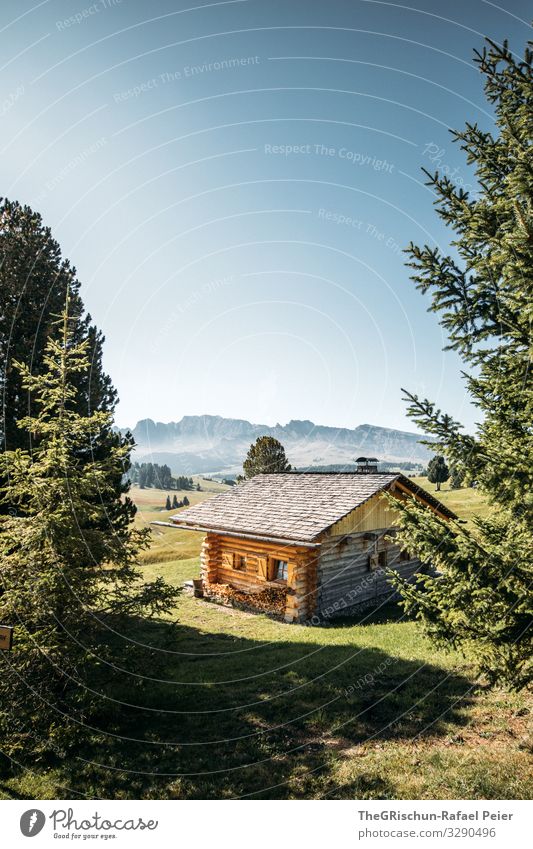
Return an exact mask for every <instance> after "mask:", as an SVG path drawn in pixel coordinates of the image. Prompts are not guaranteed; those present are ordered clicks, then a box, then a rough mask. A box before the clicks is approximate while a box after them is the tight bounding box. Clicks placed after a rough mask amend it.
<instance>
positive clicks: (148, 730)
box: [57, 609, 471, 799]
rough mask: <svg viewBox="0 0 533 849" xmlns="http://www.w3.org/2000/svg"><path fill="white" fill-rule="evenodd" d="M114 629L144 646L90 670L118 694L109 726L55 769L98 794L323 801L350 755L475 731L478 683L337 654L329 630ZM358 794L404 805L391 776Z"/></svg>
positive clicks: (354, 649)
mask: <svg viewBox="0 0 533 849" xmlns="http://www.w3.org/2000/svg"><path fill="white" fill-rule="evenodd" d="M396 613H397V614H398V609H396ZM397 618H398V617H397V616H396V619H397ZM367 621H368V620H367ZM116 626H117V632H118V633H120V634H121V635H122V637H120V638H119V639H121V640H122V639H123V637H124V636H127V637H128V638H129V639H130V640H135V641H139V643H144V644H145V646H144V647H143V646H142V645H135V644H132V649H131V655H130V659H129V661H128V671H127V672H125V671H118V670H110V669H106V670H105V673H104V675H103V677H102V672H101V671H100V670H98V669H94V670H92V672H91V675H90V676H89V680H88V683H90V686H92V687H94V688H95V689H99V690H100V691H101V692H103V693H105V696H106V697H107V698H102V699H101V701H100V709H99V712H98V715H97V716H96V717H95V718H94V719H93V720H92V724H93V725H94V726H96V727H97V728H98V729H99V730H98V731H87V733H86V735H85V739H84V741H83V742H82V744H81V746H80V747H78V748H77V749H76V751H73V752H70V753H69V756H68V757H67V758H66V759H64V760H63V761H61V763H60V765H58V766H57V769H58V770H59V772H60V775H61V780H62V783H64V784H65V786H68V787H70V788H72V789H73V790H75V791H77V792H79V793H81V794H83V795H87V796H90V797H94V798H130V799H136V798H163V799H165V798H194V799H198V798H237V797H242V796H251V797H253V798H289V797H292V798H294V797H299V798H309V797H311V796H320V795H322V794H325V793H328V792H329V791H330V790H331V789H332V786H331V781H332V779H331V767H332V762H333V759H334V758H338V757H339V756H341V757H342V752H343V751H345V750H346V749H353V748H354V747H355V749H356V748H357V747H358V746H361V745H363V744H365V743H367V742H368V741H374V742H375V741H380V740H381V741H384V740H397V741H409V740H413V739H414V738H417V737H418V736H419V735H422V736H423V735H425V734H431V735H432V736H438V735H444V734H449V733H450V732H451V731H453V728H454V727H457V726H460V725H461V724H463V722H464V709H465V707H466V706H467V704H468V695H466V694H467V693H468V691H469V689H470V687H471V682H469V681H468V680H467V679H466V678H464V677H461V676H458V675H453V674H450V673H449V671H448V670H446V669H444V668H439V667H438V666H432V665H427V664H425V665H424V664H422V663H420V662H416V661H411V660H404V659H399V658H397V657H394V656H392V655H390V654H387V653H385V652H384V651H381V650H379V649H376V648H367V647H360V646H358V645H357V644H354V645H345V644H344V645H331V644H328V643H327V632H329V631H330V629H331V628H332V626H331V625H330V626H329V627H328V628H327V629H320V628H318V629H313V632H312V641H311V640H310V641H309V642H303V641H302V642H297V641H294V639H293V632H292V631H291V632H289V631H286V630H285V628H281V629H280V635H281V636H284V635H285V633H287V634H289V633H290V640H283V641H278V642H274V641H269V642H263V643H262V642H260V641H259V640H252V639H248V638H243V637H240V636H232V635H230V634H227V633H224V634H211V633H201V632H199V631H198V630H196V629H193V628H190V627H186V626H182V625H178V626H175V625H173V624H170V623H164V622H152V621H141V620H133V619H131V620H128V621H126V622H124V621H122V622H120V623H116ZM287 628H288V626H287ZM308 633H309V632H306V636H307V634H308ZM141 676H145V677H144V678H143V677H141ZM91 678H92V680H90V679H91ZM150 679H153V680H150ZM376 781H377V784H376ZM354 794H356V795H357V796H358V797H359V798H394V791H393V788H392V787H391V786H390V785H389V784H388V782H387V780H386V779H385V778H383V779H381V778H380V779H379V780H378V779H375V778H374V779H372V782H371V786H368V787H367V786H366V785H365V784H364V781H363V783H362V784H361V783H358V784H357V786H356V787H355V788H354ZM57 795H60V794H57Z"/></svg>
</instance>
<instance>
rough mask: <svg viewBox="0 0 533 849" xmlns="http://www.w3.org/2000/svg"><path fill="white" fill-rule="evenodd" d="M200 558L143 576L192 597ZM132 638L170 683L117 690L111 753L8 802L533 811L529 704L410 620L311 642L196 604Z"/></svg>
mask: <svg viewBox="0 0 533 849" xmlns="http://www.w3.org/2000/svg"><path fill="white" fill-rule="evenodd" d="M466 495H468V496H469V497H468V498H467V499H465V500H467V501H471V500H472V499H471V495H472V493H471V492H470V491H469V492H468V493H466V492H465V493H463V494H462V495H459V496H458V495H457V494H456V493H450V494H449V496H447V494H446V493H445V492H443V493H442V500H444V499H445V498H447V497H450V498H454V499H457V497H459V499H460V498H461V497H463V498H465V496H466ZM145 497H146V496H145ZM474 498H477V499H479V495H478V494H477V493H475V494H474ZM191 500H192V499H191ZM157 503H160V499H159V497H158V499H157ZM456 506H457V505H456ZM466 506H467V509H470V507H471V504H468V505H466ZM145 507H146V512H149V511H148V508H149V503H147V504H146V505H145ZM169 533H170V534H175V536H176V537H179V536H185V534H183V532H181V531H169ZM187 536H191V535H190V534H189V535H187ZM195 537H196V538H197V543H196V546H198V537H200V535H195ZM156 544H157V543H156ZM169 544H170V543H167V545H169ZM174 545H177V543H174ZM189 545H190V546H191V547H192V543H189V542H188V541H187V542H186V543H184V547H183V548H179V546H178V552H179V553H178V557H179V559H175V560H173V561H167V562H159V563H147V564H146V565H145V567H144V572H145V576H146V577H147V578H148V579H151V578H153V577H155V576H157V575H162V576H164V577H165V578H166V579H167V580H169V581H170V582H172V583H174V584H176V585H180V584H181V583H182V582H183V581H184V580H186V579H187V578H190V577H192V576H193V575H195V574H197V572H198V558H197V557H192V558H190V559H185V558H184V557H183V554H184V552H185V550H186V548H187V546H189ZM165 550H166V549H165ZM196 550H197V549H196ZM167 553H168V552H167ZM172 620H173V621H172ZM175 622H177V623H178V624H177V626H176V625H175V624H174V623H175ZM122 635H123V637H127V638H128V637H129V638H131V639H135V640H138V641H139V642H140V643H144V644H146V645H148V646H150V647H152V648H150V649H147V648H142V647H141V646H139V647H138V648H137V649H136V657H135V665H136V670H137V671H138V672H139V673H140V674H141V675H144V676H148V677H149V678H151V679H156V680H149V681H148V682H145V686H137V685H135V683H134V682H135V678H132V676H131V672H132V671H134V670H132V669H129V674H124V675H121V674H120V673H116V674H114V676H113V681H112V683H111V684H110V683H109V682H108V683H107V684H106V690H105V692H106V694H107V695H108V696H113V697H115V698H117V699H119V700H123V701H127V703H128V705H129V706H127V707H126V706H124V707H123V708H122V709H120V710H118V709H117V707H116V705H115V706H112V707H109V710H108V713H107V716H103V717H102V720H101V728H102V729H103V735H102V736H101V739H98V736H96V737H95V739H94V742H91V743H88V744H87V745H86V747H85V749H80V750H79V752H78V753H77V754H76V756H75V757H74V758H72V759H70V760H69V762H68V763H67V762H66V763H65V764H64V765H63V766H62V767H61V769H53V770H51V771H49V772H47V773H44V772H42V771H40V772H38V773H37V774H34V773H32V771H31V767H30V768H29V769H28V771H27V772H26V773H25V774H24V775H23V777H20V776H19V777H17V778H8V779H6V780H4V781H3V782H2V781H0V794H2V793H4V795H5V797H7V798H9V797H10V796H11V795H16V796H23V797H24V796H25V797H27V798H38V797H47V796H48V797H54V796H60V797H63V798H69V797H72V796H73V795H76V794H77V793H81V794H87V795H90V796H97V797H117V798H235V797H241V796H245V797H248V796H251V797H252V798H311V797H325V796H327V797H330V798H368V799H374V798H381V799H383V798H428V799H440V798H500V799H501V798H531V795H532V774H531V760H530V749H529V750H528V745H529V744H528V741H527V735H526V729H527V720H528V716H527V711H528V707H527V704H528V700H527V697H526V696H525V695H524V694H519V695H513V694H508V693H505V692H502V691H499V690H496V691H494V690H493V691H490V690H487V689H485V688H484V687H483V686H481V685H480V684H478V683H476V681H475V679H474V677H473V673H472V669H471V667H470V666H469V663H468V661H467V660H465V659H464V658H461V657H460V656H458V655H456V654H444V653H443V652H441V651H438V650H437V649H435V647H434V646H432V645H431V644H430V643H429V642H428V641H427V640H426V639H425V638H424V637H422V636H421V633H420V630H419V628H418V626H417V625H416V624H415V623H413V622H406V621H401V611H399V610H398V609H397V608H394V607H389V608H385V609H383V610H382V611H378V612H377V613H374V614H372V617H366V619H363V620H362V621H359V622H356V621H354V620H351V621H346V622H339V623H337V624H335V625H332V626H329V627H305V626H299V625H285V624H282V623H279V622H275V621H273V620H270V619H268V618H267V617H266V616H262V615H254V614H247V613H243V612H240V611H235V610H230V609H226V608H222V607H218V606H216V605H213V604H209V603H206V602H202V601H199V600H195V599H194V598H192V597H190V596H188V595H186V594H182V596H181V597H180V600H179V602H178V606H177V609H176V611H175V612H174V613H173V615H172V616H171V617H168V621H161V622H159V623H146V622H130V623H127V624H126V625H123V626H122ZM154 649H155V651H154ZM131 705H138V707H132V706H131ZM109 734H113V735H117V736H107V735H109ZM121 738H122V739H121ZM124 738H134V739H135V740H139V741H142V742H132V741H131V739H130V741H128V740H124ZM80 759H81V760H80ZM87 761H93V762H97V763H101V764H102V765H101V766H97V765H94V763H93V764H92V765H89V764H88V763H87Z"/></svg>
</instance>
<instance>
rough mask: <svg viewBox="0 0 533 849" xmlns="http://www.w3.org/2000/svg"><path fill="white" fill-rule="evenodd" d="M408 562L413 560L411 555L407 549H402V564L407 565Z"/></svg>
mask: <svg viewBox="0 0 533 849" xmlns="http://www.w3.org/2000/svg"><path fill="white" fill-rule="evenodd" d="M407 560H411V555H410V554H409V552H408V551H406V550H405V548H402V550H401V551H400V563H405V562H406V561H407Z"/></svg>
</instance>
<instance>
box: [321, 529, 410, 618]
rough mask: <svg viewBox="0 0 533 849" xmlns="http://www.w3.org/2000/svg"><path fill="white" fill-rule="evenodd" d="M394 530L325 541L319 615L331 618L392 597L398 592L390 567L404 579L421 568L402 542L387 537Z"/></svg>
mask: <svg viewBox="0 0 533 849" xmlns="http://www.w3.org/2000/svg"><path fill="white" fill-rule="evenodd" d="M391 530H392V529H391V528H379V529H376V530H375V531H373V532H365V533H359V534H350V535H339V536H332V537H329V538H327V539H325V540H324V542H323V543H322V546H321V548H320V558H319V562H318V598H317V611H316V612H317V615H318V616H319V617H321V618H323V619H329V618H331V617H333V616H338V615H340V614H342V613H343V612H345V611H347V610H348V609H349V608H357V607H360V606H361V607H364V606H366V605H370V604H373V603H375V602H376V601H377V600H378V599H380V600H384V598H386V597H387V596H389V597H390V598H391V600H392V599H393V598H395V597H396V593H395V592H394V589H393V588H392V587H391V585H390V583H389V581H388V580H387V577H386V570H387V569H389V568H393V569H396V570H397V571H398V572H399V574H400V575H401V576H402V577H404V578H411V577H412V576H413V575H414V573H415V572H417V571H419V570H420V566H421V564H420V561H419V560H418V559H417V558H408V559H407V555H405V554H403V553H402V551H401V549H400V546H399V545H397V544H395V543H393V542H387V541H386V540H385V536H387V535H388V534H389V533H390V532H391Z"/></svg>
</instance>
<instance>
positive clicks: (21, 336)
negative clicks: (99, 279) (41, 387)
mask: <svg viewBox="0 0 533 849" xmlns="http://www.w3.org/2000/svg"><path fill="white" fill-rule="evenodd" d="M79 290H80V283H79V281H78V280H77V278H76V269H75V268H73V267H72V266H71V265H70V263H69V262H68V260H66V259H64V258H63V257H62V255H61V249H60V247H59V245H58V243H57V242H56V241H55V239H54V238H53V237H52V234H51V231H50V229H49V228H48V227H45V226H44V224H43V221H42V219H41V216H40V215H39V214H38V213H36V212H34V211H33V210H32V209H30V207H28V206H21V205H20V204H19V203H18V202H16V201H10V200H8V199H7V198H0V306H1V308H0V390H1V394H2V418H1V421H0V450H5V449H8V450H14V449H15V448H19V447H20V448H22V447H24V448H28V447H29V446H30V437H29V434H28V433H27V432H26V431H25V430H24V428H21V427H19V425H18V422H19V421H20V420H21V419H23V418H24V417H25V416H26V415H27V414H28V412H29V409H28V405H29V401H30V399H29V395H28V391H27V390H25V389H24V387H23V386H22V382H21V381H22V376H21V373H20V370H19V369H17V368H16V367H15V365H14V363H15V362H16V361H18V362H22V363H24V364H25V365H27V366H28V367H29V368H30V370H31V372H32V373H33V374H35V375H38V374H41V373H42V372H43V369H44V355H45V348H46V343H47V339H48V336H49V334H50V332H51V328H52V324H53V322H54V320H56V319H57V316H58V315H60V314H61V311H62V309H63V307H64V304H65V299H66V295H67V291H68V292H69V300H70V318H71V333H72V339H73V341H74V342H76V343H78V342H82V341H83V340H85V341H87V358H88V360H89V362H90V368H88V369H87V370H86V371H84V372H79V373H78V374H75V375H73V376H72V380H73V382H74V384H75V386H76V388H77V394H76V405H77V407H78V410H79V411H80V413H84V414H87V413H89V412H90V411H93V410H107V411H109V412H112V411H113V409H114V407H115V403H116V400H117V395H116V391H115V389H114V388H113V385H112V383H111V380H110V379H109V377H108V375H106V374H105V373H104V371H103V368H102V346H103V342H104V338H103V336H102V334H101V333H100V332H99V331H98V330H97V328H96V327H95V326H94V325H93V324H92V320H91V316H90V315H88V314H86V313H85V310H84V306H83V302H82V299H81V297H80V292H79Z"/></svg>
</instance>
